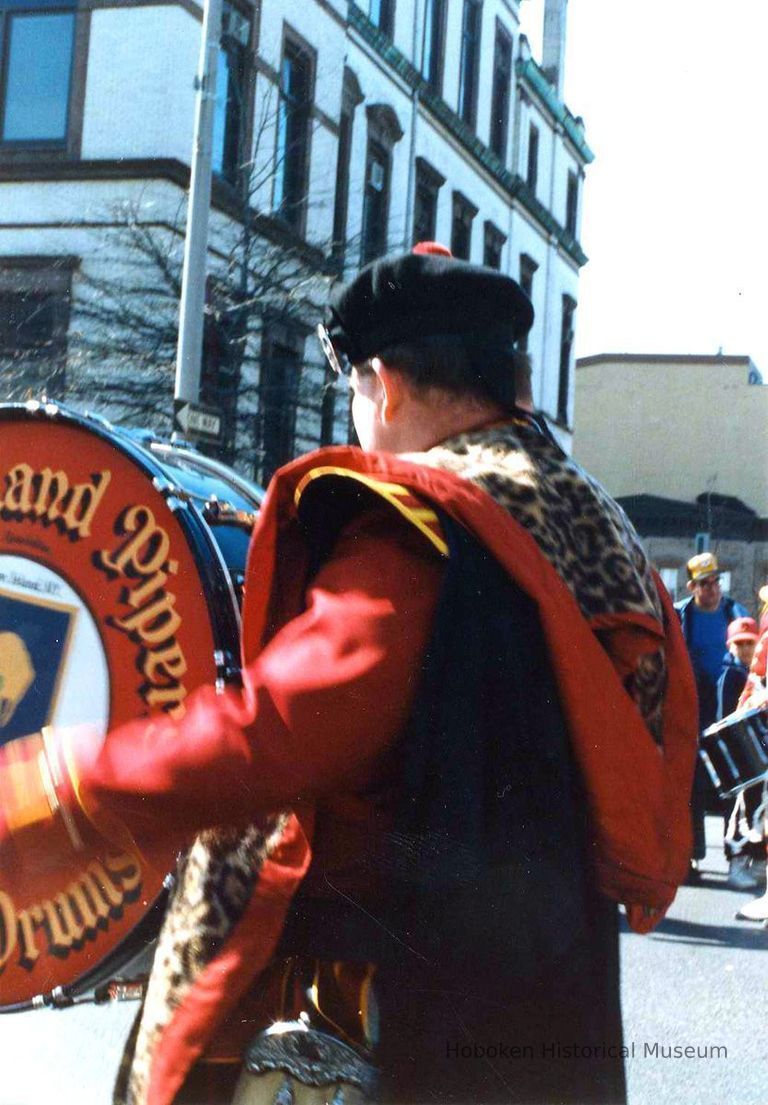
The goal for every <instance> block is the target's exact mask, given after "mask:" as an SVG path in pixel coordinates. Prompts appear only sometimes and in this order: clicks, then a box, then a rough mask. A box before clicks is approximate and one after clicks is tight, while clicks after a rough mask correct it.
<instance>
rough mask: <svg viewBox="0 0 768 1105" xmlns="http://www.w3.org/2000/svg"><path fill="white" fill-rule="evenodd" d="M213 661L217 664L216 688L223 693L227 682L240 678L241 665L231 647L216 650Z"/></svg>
mask: <svg viewBox="0 0 768 1105" xmlns="http://www.w3.org/2000/svg"><path fill="white" fill-rule="evenodd" d="M213 662H214V664H215V665H216V690H217V691H218V692H219V694H221V693H222V692H223V690H224V685H225V684H228V683H235V682H237V681H238V680H239V677H240V665H239V664H238V662H237V660H236V659H235V657H234V656H233V655H232V653H231V652H230V651H229V649H221V648H217V649H216V650H215V651H214V653H213Z"/></svg>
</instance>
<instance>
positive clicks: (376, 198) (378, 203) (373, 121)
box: [360, 104, 403, 265]
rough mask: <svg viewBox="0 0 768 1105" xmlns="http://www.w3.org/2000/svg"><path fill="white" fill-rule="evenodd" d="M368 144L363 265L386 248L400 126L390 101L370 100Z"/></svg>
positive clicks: (368, 109) (367, 110) (367, 114)
mask: <svg viewBox="0 0 768 1105" xmlns="http://www.w3.org/2000/svg"><path fill="white" fill-rule="evenodd" d="M366 116H367V118H368V145H367V149H366V155H365V185H364V189H363V228H362V242H361V250H360V262H361V264H363V265H365V264H367V263H368V262H369V261H373V260H374V258H376V257H381V256H382V254H384V253H386V252H387V245H388V242H389V199H390V184H391V176H392V150H393V148H394V146H395V144H396V143H397V142H399V141H400V139H401V138H402V137H403V128H402V127H401V126H400V121H399V119H398V118H397V115H396V113H395V111H394V109H393V108H392V107H390V105H389V104H369V105H368V107H367V108H366Z"/></svg>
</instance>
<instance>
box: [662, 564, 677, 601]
mask: <svg viewBox="0 0 768 1105" xmlns="http://www.w3.org/2000/svg"><path fill="white" fill-rule="evenodd" d="M677 571H678V570H677V568H659V575H660V576H661V582H662V583H663V584H664V586H665V587H666V589H667V591H668V592H669V595H670V598H671V599H672V601H673V602H674V601H676V599H677Z"/></svg>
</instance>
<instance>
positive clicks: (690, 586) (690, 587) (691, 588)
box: [685, 579, 696, 595]
mask: <svg viewBox="0 0 768 1105" xmlns="http://www.w3.org/2000/svg"><path fill="white" fill-rule="evenodd" d="M685 589H686V591H688V592H689V594H691V595H692V594H693V592H694V591H695V590H696V584H695V583H694V582H693V580H692V579H689V580H688V582H687V583H686V585H685Z"/></svg>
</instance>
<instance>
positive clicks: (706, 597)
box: [676, 552, 749, 880]
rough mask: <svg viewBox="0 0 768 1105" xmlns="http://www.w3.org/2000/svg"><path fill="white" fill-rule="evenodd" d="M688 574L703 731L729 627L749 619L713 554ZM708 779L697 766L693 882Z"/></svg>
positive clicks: (713, 704) (690, 635)
mask: <svg viewBox="0 0 768 1105" xmlns="http://www.w3.org/2000/svg"><path fill="white" fill-rule="evenodd" d="M686 567H687V570H688V585H687V588H688V592H689V597H688V598H687V599H684V600H683V601H682V602H679V603H677V604H676V608H677V612H678V614H679V616H680V622H681V624H682V627H683V636H684V637H685V643H686V645H687V646H688V653H689V655H690V657H691V663H692V664H693V670H694V674H695V676H696V690H697V693H698V696H699V732H702V731H703V730H704V729H706V728H707V727H708V726H710V725H711V724H712V723H713V722H714V721H715V719H716V717H717V681H718V679H719V677H720V668H721V665H722V662H723V654H724V653H725V651H726V645H725V642H726V637H727V634H728V626H729V624H730V623H731V622H732V621H733V620H734V619H735V618H745V617H747V616H748V614H749V611H748V610H745V608H744V607H743V606H741V605H740V604H739V603H738V602H735V601H734V600H733V599H732V598H731V597H730V596H729V595H723V592H722V588H721V585H720V565H719V564H718V562H717V557H716V556H715V555H714V553H711V552H703V553H698V554H697V555H696V556H692V557H691V559H690V560H689V561H688V564H687V565H686ZM707 788H708V780H707V775H706V771H705V769H704V766H703V764H702V763H698V764H697V765H696V774H695V777H694V782H693V794H692V795H691V814H692V817H693V855H692V857H691V878H692V879H693V880H695V879H697V878H698V866H699V861H700V860H702V859H704V856H705V854H706V851H707V844H706V838H705V832H704V814H705V812H706V800H707Z"/></svg>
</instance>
